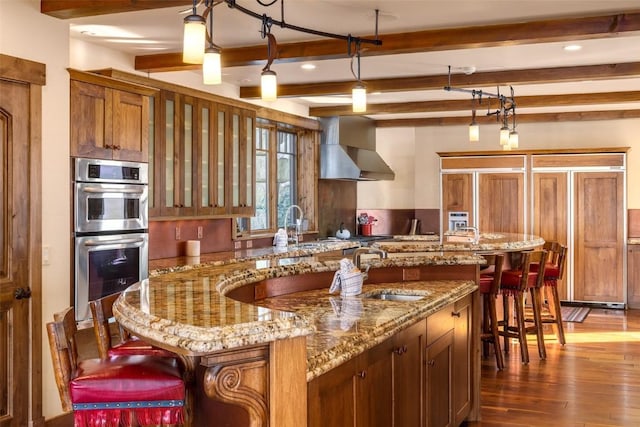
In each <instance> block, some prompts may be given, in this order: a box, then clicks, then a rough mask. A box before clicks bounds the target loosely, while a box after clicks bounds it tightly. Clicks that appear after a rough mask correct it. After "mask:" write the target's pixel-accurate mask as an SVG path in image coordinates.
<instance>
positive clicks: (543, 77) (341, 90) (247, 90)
mask: <svg viewBox="0 0 640 427" xmlns="http://www.w3.org/2000/svg"><path fill="white" fill-rule="evenodd" d="M638 76H640V62H627V63H620V64H602V65H583V66H575V67H556V68H537V69H530V70H511V71H492V72H485V73H475V74H469V75H466V74H455V75H453V76H452V78H451V84H452V86H454V87H465V88H470V87H474V88H478V87H487V86H509V85H519V84H540V83H561V82H575V81H583V80H602V79H617V78H628V77H638ZM364 83H365V85H366V86H367V91H368V92H370V93H371V92H383V93H384V92H405V91H414V90H437V89H442V88H443V87H445V86H446V85H448V84H449V76H448V75H446V74H441V75H436V76H414V77H401V78H389V79H375V80H366V81H364ZM353 85H354V81H353V80H348V81H340V82H324V83H301V84H288V85H286V84H285V85H278V97H280V98H286V97H298V96H325V95H339V94H350V93H351V89H352V88H353ZM240 98H245V99H252V98H260V87H259V86H245V87H241V88H240Z"/></svg>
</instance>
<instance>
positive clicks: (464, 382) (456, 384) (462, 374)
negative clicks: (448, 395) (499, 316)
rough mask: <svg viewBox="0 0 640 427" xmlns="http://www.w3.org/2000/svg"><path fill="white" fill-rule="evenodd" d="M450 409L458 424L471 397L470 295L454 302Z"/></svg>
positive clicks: (465, 412)
mask: <svg viewBox="0 0 640 427" xmlns="http://www.w3.org/2000/svg"><path fill="white" fill-rule="evenodd" d="M451 316H452V317H453V331H454V332H453V348H454V352H453V372H452V381H451V382H452V386H451V387H452V410H453V421H454V425H456V426H457V425H460V423H462V421H464V420H465V419H466V418H467V416H468V415H469V412H470V411H471V405H472V402H473V397H472V395H471V391H472V369H471V367H472V363H471V354H472V348H473V343H472V341H471V340H472V339H473V331H472V330H471V328H472V327H473V322H472V306H471V295H468V296H466V297H465V298H463V299H461V300H458V301H456V302H455V303H454V307H453V311H452V312H451Z"/></svg>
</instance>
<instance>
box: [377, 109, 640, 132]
mask: <svg viewBox="0 0 640 427" xmlns="http://www.w3.org/2000/svg"><path fill="white" fill-rule="evenodd" d="M638 118H640V110H607V111H582V112H566V113H535V114H518V122H519V123H545V122H546V123H549V122H580V121H593V120H619V119H638ZM476 122H477V123H478V124H481V125H483V124H487V125H488V124H494V125H497V123H496V119H495V118H494V117H478V116H476ZM375 124H376V127H381V128H388V127H422V126H464V125H468V124H469V116H463V117H429V118H421V119H391V120H375Z"/></svg>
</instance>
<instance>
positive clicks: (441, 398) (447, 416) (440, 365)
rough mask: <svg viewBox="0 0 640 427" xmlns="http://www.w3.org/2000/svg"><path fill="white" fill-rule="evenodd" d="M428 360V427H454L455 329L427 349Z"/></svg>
mask: <svg viewBox="0 0 640 427" xmlns="http://www.w3.org/2000/svg"><path fill="white" fill-rule="evenodd" d="M447 314H448V313H447ZM427 333H428V332H427ZM426 360H427V370H426V371H427V372H426V418H427V427H449V426H452V425H453V411H452V393H451V391H452V390H451V385H452V384H451V381H452V370H453V329H451V330H449V331H448V332H446V333H445V334H444V335H442V336H441V337H440V338H438V339H437V341H435V342H434V343H433V344H431V345H429V346H428V347H427V351H426Z"/></svg>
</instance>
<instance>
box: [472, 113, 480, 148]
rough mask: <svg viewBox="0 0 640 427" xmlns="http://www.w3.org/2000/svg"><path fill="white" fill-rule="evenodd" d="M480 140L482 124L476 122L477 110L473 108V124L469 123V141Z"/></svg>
mask: <svg viewBox="0 0 640 427" xmlns="http://www.w3.org/2000/svg"><path fill="white" fill-rule="evenodd" d="M478 141H480V126H478V123H476V110H471V124H470V125H469V142H478Z"/></svg>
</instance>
